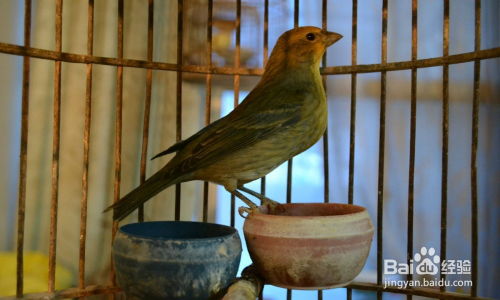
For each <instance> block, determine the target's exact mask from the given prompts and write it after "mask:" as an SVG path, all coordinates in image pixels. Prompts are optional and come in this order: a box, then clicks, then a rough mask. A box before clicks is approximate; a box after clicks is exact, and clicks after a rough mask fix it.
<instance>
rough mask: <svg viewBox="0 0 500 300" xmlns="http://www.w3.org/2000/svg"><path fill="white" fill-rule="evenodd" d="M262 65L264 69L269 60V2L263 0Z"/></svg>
mask: <svg viewBox="0 0 500 300" xmlns="http://www.w3.org/2000/svg"><path fill="white" fill-rule="evenodd" d="M263 55H264V63H263V66H264V67H265V66H266V64H267V59H268V58H269V0H264V54H263Z"/></svg>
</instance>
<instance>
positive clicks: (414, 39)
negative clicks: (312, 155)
mask: <svg viewBox="0 0 500 300" xmlns="http://www.w3.org/2000/svg"><path fill="white" fill-rule="evenodd" d="M417 20H418V0H412V2H411V60H412V61H415V60H417V55H418V53H417V50H418V32H417V28H418V27H417V25H418V24H417ZM410 106H411V109H410V158H409V167H408V226H407V235H408V240H407V246H406V258H407V261H408V263H410V261H411V260H412V259H413V211H414V200H415V199H414V190H415V185H414V183H415V140H416V131H417V129H416V120H417V69H416V68H412V69H411V94H410ZM406 278H407V280H408V281H411V280H412V279H413V275H412V274H411V272H410V273H409V274H408V275H407V277H406ZM406 298H407V299H408V300H411V299H412V296H411V295H408V296H407V297H406Z"/></svg>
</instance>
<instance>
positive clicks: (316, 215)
mask: <svg viewBox="0 0 500 300" xmlns="http://www.w3.org/2000/svg"><path fill="white" fill-rule="evenodd" d="M243 231H244V234H245V239H246V243H247V247H248V251H249V252H250V256H251V258H252V261H253V263H254V265H255V267H256V268H257V271H258V272H259V274H260V276H262V277H263V278H264V280H265V281H266V283H269V284H272V285H275V286H279V287H284V288H290V289H326V288H334V287H341V286H344V285H346V284H348V283H349V282H351V281H352V280H353V279H354V277H356V276H357V275H358V274H359V273H360V272H361V269H362V268H363V266H364V264H365V261H366V258H367V256H368V252H369V251H370V245H371V241H372V237H373V225H372V222H371V221H370V217H369V215H368V212H367V211H366V209H365V208H364V207H361V206H357V205H349V204H337V203H292V204H283V205H281V206H280V207H278V209H276V211H275V212H271V211H269V209H268V208H267V207H266V206H260V207H259V208H258V210H257V211H254V212H252V213H250V214H249V215H248V217H247V218H246V220H245V223H244V227H243Z"/></svg>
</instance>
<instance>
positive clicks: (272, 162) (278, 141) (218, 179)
mask: <svg viewBox="0 0 500 300" xmlns="http://www.w3.org/2000/svg"><path fill="white" fill-rule="evenodd" d="M341 38H342V35H340V34H338V33H334V32H328V31H325V30H321V29H320V28H317V27H312V26H305V27H298V28H295V29H292V30H289V31H287V32H285V33H283V34H282V35H281V36H280V37H279V39H278V41H277V42H276V46H275V47H274V49H273V51H272V53H271V55H270V57H269V60H268V62H267V65H266V67H265V71H264V74H263V75H262V78H261V79H260V81H259V83H258V84H257V86H256V87H255V88H254V89H253V90H252V91H251V92H250V93H249V94H248V96H247V97H246V98H245V99H244V100H243V102H242V103H241V104H240V105H238V106H237V107H236V108H235V109H234V110H233V111H232V112H231V113H230V114H228V115H227V116H225V117H223V118H221V119H219V120H217V121H215V122H213V123H212V124H210V125H208V126H207V127H205V128H203V129H202V130H200V131H199V132H197V133H196V134H194V135H193V136H191V137H189V138H188V139H186V140H183V141H180V142H178V143H176V144H174V145H173V146H171V147H170V148H168V149H167V150H165V151H163V152H161V153H159V154H158V155H156V156H155V157H153V158H156V157H159V156H162V155H165V154H168V153H174V152H175V153H176V155H175V156H174V157H173V158H172V159H171V160H170V161H169V162H168V163H167V164H166V165H165V166H164V167H163V168H162V169H160V170H159V171H158V172H156V173H155V174H154V175H153V176H151V177H150V178H149V179H147V180H146V181H145V182H144V183H143V184H141V185H140V186H139V187H137V188H136V189H134V190H132V191H131V192H130V193H128V194H127V195H126V196H125V197H123V198H122V199H120V200H119V201H118V202H116V203H115V204H113V205H112V206H110V207H109V208H108V209H107V210H109V209H113V211H114V213H113V218H114V219H115V220H121V219H123V218H125V217H126V216H127V215H129V214H130V213H131V212H133V211H134V210H135V209H136V208H138V207H139V206H140V205H141V204H143V203H144V202H146V201H147V200H148V199H150V198H151V197H153V196H155V195H156V194H158V193H159V192H160V191H162V190H163V189H165V188H167V187H168V186H171V185H174V184H176V183H180V182H185V181H191V180H204V181H210V182H213V183H216V184H220V185H222V186H224V187H225V188H226V190H227V191H228V192H230V193H231V194H233V195H235V196H236V197H238V198H240V199H241V200H243V201H244V202H245V203H246V204H247V205H249V206H250V207H252V208H254V207H255V204H253V203H252V202H251V201H250V200H249V199H248V198H247V197H245V196H244V195H243V194H242V193H241V192H240V191H243V192H247V193H249V194H251V195H253V196H256V197H258V198H260V199H261V200H264V201H265V200H268V199H267V198H265V197H263V196H262V195H260V194H258V193H256V192H253V191H252V190H249V189H247V188H245V187H244V186H243V185H244V184H245V183H247V182H250V181H253V180H255V179H258V178H260V177H262V176H265V175H266V174H267V173H269V172H271V171H272V170H273V169H274V168H276V167H277V166H279V165H280V164H281V163H283V162H285V161H287V160H288V159H290V158H292V157H293V156H295V155H297V154H299V153H301V152H303V151H304V150H306V149H308V148H309V147H311V146H312V145H313V144H314V143H316V142H317V141H318V140H319V139H320V137H321V136H322V135H323V133H324V132H325V128H326V124H327V104H326V97H325V92H324V89H323V84H322V80H321V76H320V73H319V65H320V62H321V58H322V56H323V54H324V53H325V50H326V48H327V47H328V46H330V45H332V44H333V43H335V42H336V41H338V40H339V39H341ZM239 190H240V191H239Z"/></svg>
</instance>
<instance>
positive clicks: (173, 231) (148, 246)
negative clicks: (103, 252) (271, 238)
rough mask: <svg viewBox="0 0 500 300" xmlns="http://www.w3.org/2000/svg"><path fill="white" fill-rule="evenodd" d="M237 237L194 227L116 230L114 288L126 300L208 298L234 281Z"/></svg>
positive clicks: (150, 225) (213, 227) (148, 225)
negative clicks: (120, 289)
mask: <svg viewBox="0 0 500 300" xmlns="http://www.w3.org/2000/svg"><path fill="white" fill-rule="evenodd" d="M240 257H241V241H240V238H239V235H238V232H237V231H236V230H235V229H234V228H232V227H229V226H224V225H218V224H210V223H198V222H143V223H133V224H127V225H124V226H122V227H121V228H120V230H119V231H118V233H117V235H116V237H115V240H114V243H113V260H114V265H115V269H116V279H117V282H118V285H119V286H120V287H121V288H122V289H123V290H124V291H125V293H126V294H127V298H129V299H130V298H132V299H152V300H154V299H186V300H187V299H189V300H196V299H203V300H206V299H210V298H212V297H214V296H215V295H216V294H217V293H219V292H220V291H221V290H222V289H224V288H225V287H226V286H227V285H229V284H230V282H231V280H232V279H233V278H234V277H235V276H236V273H237V271H238V266H239V264H240Z"/></svg>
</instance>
